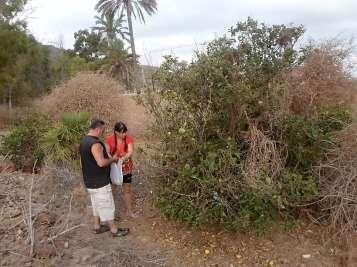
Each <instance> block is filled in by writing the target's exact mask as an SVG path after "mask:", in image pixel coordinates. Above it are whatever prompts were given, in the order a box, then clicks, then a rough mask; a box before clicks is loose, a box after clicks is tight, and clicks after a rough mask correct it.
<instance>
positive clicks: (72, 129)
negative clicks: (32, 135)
mask: <svg viewBox="0 0 357 267" xmlns="http://www.w3.org/2000/svg"><path fill="white" fill-rule="evenodd" d="M88 125H89V114H87V113H81V112H80V113H64V114H62V115H61V118H60V121H59V122H58V123H57V125H55V126H54V127H53V128H51V129H49V130H48V131H47V132H46V133H45V134H44V136H43V137H42V138H41V140H40V144H41V149H42V150H43V151H44V153H45V155H46V156H47V158H48V159H49V160H50V161H52V162H54V163H57V164H66V163H71V162H73V161H75V160H77V159H78V157H79V155H78V148H79V143H80V139H81V137H82V136H83V135H84V134H85V133H86V131H87V130H88Z"/></svg>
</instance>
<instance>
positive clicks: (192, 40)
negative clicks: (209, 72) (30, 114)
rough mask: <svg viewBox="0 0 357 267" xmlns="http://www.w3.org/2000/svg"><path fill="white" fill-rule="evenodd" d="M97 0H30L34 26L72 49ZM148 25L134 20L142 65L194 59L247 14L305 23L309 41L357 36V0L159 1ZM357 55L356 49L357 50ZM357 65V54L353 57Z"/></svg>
mask: <svg viewBox="0 0 357 267" xmlns="http://www.w3.org/2000/svg"><path fill="white" fill-rule="evenodd" d="M96 2H97V0H61V1H58V0H30V4H29V6H28V8H27V11H26V12H25V14H26V17H27V21H28V25H29V30H30V32H31V33H32V34H34V35H35V37H36V38H37V40H38V41H40V42H42V43H45V44H55V45H58V44H59V43H62V44H63V46H64V47H65V48H73V43H74V37H73V34H74V32H76V31H78V30H80V29H85V28H90V27H91V26H94V24H95V19H94V16H95V15H96V12H95V10H94V6H95V4H96ZM157 2H158V11H157V14H155V15H154V16H152V17H147V18H146V24H142V23H140V22H138V21H135V22H134V34H135V38H136V39H135V40H136V47H137V52H138V54H139V55H140V56H141V57H140V61H141V63H142V64H148V65H156V66H157V65H159V64H160V62H162V56H164V55H167V54H174V55H175V56H178V57H179V58H180V59H182V60H188V61H190V60H191V59H192V56H193V54H194V51H195V50H197V49H203V48H204V44H205V43H207V42H209V41H211V40H213V39H214V38H215V37H219V36H222V35H224V34H225V33H227V32H228V30H229V28H230V27H231V26H233V25H235V24H236V23H237V22H238V21H244V20H246V19H247V17H248V16H250V17H253V18H254V19H256V20H258V21H259V22H264V23H266V24H293V25H300V24H302V25H304V26H305V28H306V29H307V32H306V34H305V36H304V39H303V40H304V41H307V40H310V39H314V40H317V41H321V40H326V39H331V38H336V37H338V38H355V37H357V16H356V10H357V0H250V1H243V0H219V1H218V0H157ZM356 55H357V53H356ZM352 60H353V61H354V62H355V63H357V56H354V58H353V59H352Z"/></svg>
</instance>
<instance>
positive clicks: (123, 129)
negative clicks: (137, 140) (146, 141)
mask: <svg viewBox="0 0 357 267" xmlns="http://www.w3.org/2000/svg"><path fill="white" fill-rule="evenodd" d="M127 131H128V128H127V127H126V125H125V124H124V123H123V122H121V121H119V122H117V123H116V124H115V125H114V140H115V141H114V142H115V151H117V145H118V141H117V134H116V132H118V133H126V132H127ZM124 142H125V150H127V149H128V145H127V143H126V138H125V140H124Z"/></svg>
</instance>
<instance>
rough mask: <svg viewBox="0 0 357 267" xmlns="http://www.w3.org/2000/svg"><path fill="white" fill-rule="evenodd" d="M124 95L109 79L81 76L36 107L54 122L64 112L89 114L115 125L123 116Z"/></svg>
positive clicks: (115, 82)
mask: <svg viewBox="0 0 357 267" xmlns="http://www.w3.org/2000/svg"><path fill="white" fill-rule="evenodd" d="M123 92H124V89H123V88H122V87H121V86H120V84H119V83H118V82H117V81H115V80H114V79H112V78H110V77H109V76H107V75H104V74H94V73H80V74H78V75H77V76H76V77H74V78H73V79H71V80H69V81H67V82H66V83H64V84H62V85H60V86H58V87H57V88H55V89H54V90H53V92H52V93H51V94H50V95H48V96H46V97H44V98H43V99H41V100H40V101H38V103H37V106H38V107H39V108H40V110H41V111H42V112H43V113H44V114H46V115H49V116H50V117H51V118H52V119H53V120H58V118H59V116H60V115H61V113H63V112H88V113H89V114H90V115H91V116H92V117H99V118H103V119H104V120H106V121H107V122H109V123H111V124H112V123H114V122H115V121H116V120H117V119H118V117H119V115H120V104H121V102H120V94H121V93H123Z"/></svg>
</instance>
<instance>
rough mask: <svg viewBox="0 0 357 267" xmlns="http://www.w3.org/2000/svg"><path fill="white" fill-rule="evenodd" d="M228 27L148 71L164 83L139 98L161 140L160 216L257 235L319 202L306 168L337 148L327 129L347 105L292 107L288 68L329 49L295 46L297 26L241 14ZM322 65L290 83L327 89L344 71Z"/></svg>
mask: <svg viewBox="0 0 357 267" xmlns="http://www.w3.org/2000/svg"><path fill="white" fill-rule="evenodd" d="M230 32H231V35H230V36H229V37H224V38H219V39H217V40H214V41H213V42H211V43H210V44H209V45H208V47H207V50H206V51H204V52H200V53H197V58H196V59H195V60H194V61H193V62H191V63H190V64H187V63H183V62H179V61H178V60H177V59H176V58H173V57H170V56H168V57H166V61H165V62H164V63H163V64H162V65H161V67H160V69H159V70H158V72H157V73H156V74H155V76H154V77H155V79H156V81H157V83H158V84H159V85H160V86H161V88H163V89H162V90H161V91H160V95H159V96H158V95H157V94H155V93H154V92H149V93H148V94H147V96H146V99H145V100H144V103H145V105H146V107H147V108H148V110H149V111H150V112H151V113H152V115H153V117H154V120H155V123H153V128H152V132H153V134H154V138H155V139H157V138H158V139H159V140H160V143H159V146H158V149H157V150H156V151H157V155H158V157H157V158H158V163H159V164H158V166H160V168H161V170H160V173H162V174H163V177H162V179H160V180H159V185H160V192H159V194H158V201H157V203H158V206H159V207H160V208H161V209H162V211H163V212H164V214H166V215H167V216H169V217H172V218H176V219H181V220H183V221H185V222H187V223H188V224H190V225H201V224H211V223H214V224H220V225H223V226H225V227H227V228H229V229H243V230H246V229H248V228H250V227H253V228H254V229H256V230H257V231H258V232H259V233H261V232H264V231H265V230H266V229H267V227H268V225H269V224H270V223H271V222H272V220H273V219H274V218H275V217H276V215H278V214H279V215H281V214H283V215H284V216H283V217H285V218H291V215H293V214H294V212H293V211H294V209H296V208H297V207H299V206H300V205H307V204H308V203H309V202H310V201H315V200H317V199H318V197H319V186H320V184H319V179H318V177H317V175H316V173H315V172H314V171H313V166H314V165H315V164H316V163H318V161H319V160H320V159H321V157H322V156H323V154H324V153H325V152H326V151H327V150H328V149H331V148H333V147H335V146H336V144H337V142H336V140H334V139H332V136H333V133H334V131H338V130H341V129H343V128H345V127H346V126H347V125H348V124H349V123H350V121H351V119H350V115H349V112H348V109H347V108H346V106H345V105H346V102H345V101H341V102H339V101H334V105H332V103H333V101H330V100H331V99H329V98H325V97H322V96H321V97H320V98H319V101H318V102H316V103H315V106H313V107H309V110H308V112H303V111H302V110H301V109H299V110H297V109H295V107H296V106H297V105H296V102H294V101H297V102H299V101H303V100H304V101H305V99H302V98H298V97H297V96H295V95H294V94H293V92H292V91H291V89H290V87H289V86H287V85H288V84H290V82H291V79H292V80H293V79H294V78H296V77H295V76H294V75H291V76H290V74H292V73H296V71H297V70H299V71H301V72H302V73H304V74H307V73H306V71H305V68H308V69H310V68H311V64H312V62H313V63H314V66H315V67H316V64H317V62H316V58H317V56H316V55H319V56H322V55H324V53H327V52H326V51H325V50H321V51H322V52H321V53H320V52H319V51H320V50H318V49H319V48H318V47H317V48H316V49H317V50H314V49H315V48H309V49H310V50H309V51H315V52H314V53H309V52H308V51H304V52H303V53H300V52H299V50H298V49H296V48H295V44H296V42H297V40H298V39H299V37H300V36H301V35H302V33H303V32H304V29H303V28H302V27H301V26H299V27H286V26H284V25H274V26H267V25H265V24H258V23H257V22H256V21H254V20H252V19H248V20H247V21H246V22H243V23H238V24H237V26H236V27H233V28H232V29H231V31H230ZM312 55H313V56H314V58H313V59H312V58H311V57H312ZM328 55H331V56H330V61H328V62H327V63H329V62H330V64H332V63H334V62H340V61H338V59H336V60H333V57H338V55H339V54H334V53H329V54H328ZM310 56H311V57H310ZM321 62H322V63H321V64H327V63H326V62H325V61H321ZM324 67H325V69H327V70H328V71H325V72H322V74H323V75H322V76H319V79H318V80H317V81H316V83H314V84H309V86H305V85H306V83H305V82H304V81H305V80H304V78H306V77H309V76H307V75H298V76H297V77H298V81H299V82H298V83H294V85H295V89H296V88H297V89H299V90H300V92H301V93H302V94H301V95H303V90H305V89H306V90H312V89H311V88H322V89H324V92H326V91H327V89H326V88H325V86H326V84H327V83H326V81H333V82H335V81H336V80H341V81H342V80H343V77H347V74H346V75H345V73H344V69H343V68H342V65H341V64H335V65H334V67H333V68H332V67H331V68H327V67H326V66H324ZM324 75H326V77H325V76H324ZM334 75H335V76H334ZM337 78H338V79H337ZM306 79H307V78H306ZM319 82H321V83H319ZM332 84H334V83H332ZM347 84H348V82H346V83H344V84H343V86H345V85H346V86H347ZM319 85H321V86H319ZM314 86H315V87H314ZM341 88H342V87H339V90H340V89H341ZM343 88H345V87H343ZM322 89H321V90H322ZM330 90H331V91H332V90H333V88H331V89H330ZM340 91H342V89H341V90H340ZM309 92H310V91H309ZM311 95H312V94H311ZM333 96H334V97H336V94H334V95H333ZM310 108H311V109H310Z"/></svg>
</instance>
